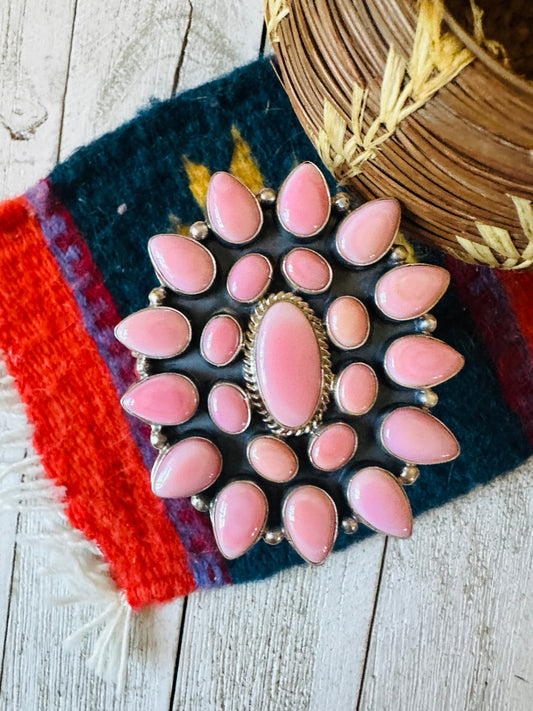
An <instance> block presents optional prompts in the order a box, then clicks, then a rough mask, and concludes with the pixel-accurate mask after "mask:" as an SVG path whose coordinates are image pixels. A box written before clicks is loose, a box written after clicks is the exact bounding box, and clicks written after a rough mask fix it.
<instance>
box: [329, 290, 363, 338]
mask: <svg viewBox="0 0 533 711" xmlns="http://www.w3.org/2000/svg"><path fill="white" fill-rule="evenodd" d="M326 327H327V329H328V334H329V337H330V338H331V340H332V341H333V343H335V345H336V346H338V347H339V348H343V349H345V350H349V349H352V348H359V346H362V345H363V344H364V343H365V341H366V339H367V338H368V333H369V330H370V319H369V317H368V311H367V310H366V308H365V306H364V305H363V304H362V303H361V301H359V299H356V298H355V296H340V297H339V298H338V299H335V301H334V302H333V303H332V304H331V306H330V307H329V309H328V312H327V315H326Z"/></svg>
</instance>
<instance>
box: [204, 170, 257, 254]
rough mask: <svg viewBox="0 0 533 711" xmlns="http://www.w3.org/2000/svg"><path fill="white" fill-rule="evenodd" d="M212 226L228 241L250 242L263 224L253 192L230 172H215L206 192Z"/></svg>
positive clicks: (208, 214) (237, 242) (236, 242)
mask: <svg viewBox="0 0 533 711" xmlns="http://www.w3.org/2000/svg"><path fill="white" fill-rule="evenodd" d="M206 207H207V216H208V219H209V225H210V227H211V228H212V229H213V230H214V231H215V232H216V233H217V235H218V236H219V237H221V238H222V239H223V240H225V241H226V242H231V243H232V244H245V243H246V242H250V241H251V240H252V239H253V238H254V237H255V236H256V235H257V233H258V232H259V230H260V229H261V226H262V225H263V213H262V211H261V208H260V206H259V203H258V201H257V198H256V197H255V195H254V194H253V193H252V191H251V190H250V189H249V188H247V187H246V185H244V183H241V181H240V180H238V179H237V178H236V177H235V176H234V175H231V174H230V173H215V174H214V175H213V177H212V178H211V180H210V181H209V187H208V189H207V203H206Z"/></svg>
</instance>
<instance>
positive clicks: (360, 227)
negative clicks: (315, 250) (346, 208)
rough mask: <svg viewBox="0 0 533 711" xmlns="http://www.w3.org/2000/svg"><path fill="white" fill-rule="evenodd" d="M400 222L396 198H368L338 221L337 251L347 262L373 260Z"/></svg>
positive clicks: (360, 263)
mask: <svg viewBox="0 0 533 711" xmlns="http://www.w3.org/2000/svg"><path fill="white" fill-rule="evenodd" d="M399 226H400V203H399V202H398V200H395V199H394V198H384V199H381V200H371V201H370V202H367V203H365V204H364V205H361V207H359V208H358V209H357V210H355V211H354V212H352V213H351V214H350V215H348V217H345V218H344V220H343V221H342V222H341V224H340V225H339V229H338V231H337V236H336V245H337V251H338V252H339V254H340V255H341V257H343V259H345V260H346V261H347V262H349V263H350V264H355V265H357V266H363V265H365V264H374V262H377V261H378V259H381V257H383V256H384V255H385V254H386V253H387V252H388V251H389V249H390V248H391V245H392V243H393V242H394V238H395V237H396V234H397V232H398V227H399Z"/></svg>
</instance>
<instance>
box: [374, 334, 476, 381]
mask: <svg viewBox="0 0 533 711" xmlns="http://www.w3.org/2000/svg"><path fill="white" fill-rule="evenodd" d="M464 362H465V359H464V358H463V356H462V355H461V354H460V353H458V352H457V351H456V350H455V349H454V348H452V347H451V346H449V345H448V344H447V343H444V342H443V341H439V340H438V339H437V338H431V337H430V336H403V338H398V340H396V341H394V343H392V345H391V346H389V348H388V350H387V352H386V353H385V369H386V371H387V373H388V375H389V376H390V377H391V378H392V380H394V382H395V383H398V384H399V385H403V386H405V387H407V388H429V387H432V386H433V385H438V384H439V383H443V382H444V381H445V380H448V379H449V378H452V377H453V376H454V375H456V374H457V373H458V372H459V371H460V370H461V368H462V367H463V365H464Z"/></svg>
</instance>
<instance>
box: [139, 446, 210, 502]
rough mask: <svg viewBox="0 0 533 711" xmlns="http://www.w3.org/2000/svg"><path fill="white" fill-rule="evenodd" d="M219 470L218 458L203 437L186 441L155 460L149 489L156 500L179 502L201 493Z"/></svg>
mask: <svg viewBox="0 0 533 711" xmlns="http://www.w3.org/2000/svg"><path fill="white" fill-rule="evenodd" d="M221 470H222V455H221V454H220V452H219V450H218V448H217V447H215V445H214V444H213V443H212V442H210V441H209V440H208V439H205V438H204V437H187V439H182V440H181V442H178V443H177V444H175V445H173V446H172V447H171V448H170V449H169V450H168V451H167V452H165V453H164V454H162V455H161V456H160V457H158V458H157V461H156V463H155V464H154V467H153V469H152V488H153V490H154V493H155V494H157V496H161V497H163V498H173V499H174V498H181V497H185V496H193V494H198V493H199V492H200V491H204V490H205V489H207V488H208V487H209V486H211V484H212V483H213V482H214V481H216V479H217V478H218V476H219V474H220V472H221Z"/></svg>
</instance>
